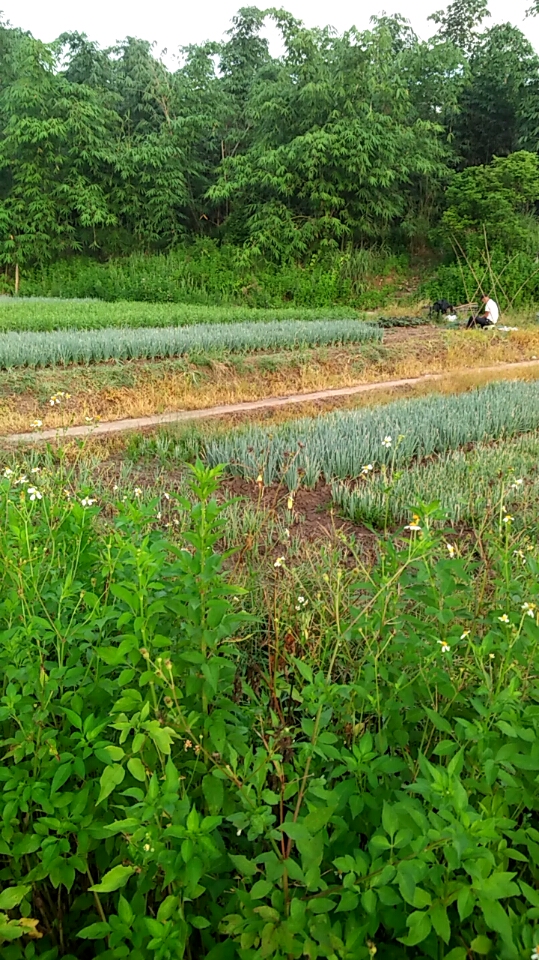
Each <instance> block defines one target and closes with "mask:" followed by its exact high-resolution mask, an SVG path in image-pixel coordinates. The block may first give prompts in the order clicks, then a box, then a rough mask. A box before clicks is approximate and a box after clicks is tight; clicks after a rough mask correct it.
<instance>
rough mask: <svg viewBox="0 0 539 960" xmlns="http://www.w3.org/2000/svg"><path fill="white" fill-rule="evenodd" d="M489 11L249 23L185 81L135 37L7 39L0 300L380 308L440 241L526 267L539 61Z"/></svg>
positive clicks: (202, 57)
mask: <svg viewBox="0 0 539 960" xmlns="http://www.w3.org/2000/svg"><path fill="white" fill-rule="evenodd" d="M487 16H488V10H487V8H486V5H485V2H484V0H454V2H452V3H450V4H449V6H448V8H447V10H446V11H439V12H437V13H435V14H434V15H433V16H432V19H433V20H434V21H435V23H436V24H437V25H438V28H439V29H438V31H437V33H436V34H435V35H434V37H432V38H431V39H430V40H428V41H421V40H420V39H419V38H418V37H417V36H416V34H415V33H414V31H413V29H412V27H411V26H410V24H409V23H408V21H406V20H404V18H402V17H401V16H399V15H395V16H387V15H382V16H379V17H373V18H372V21H371V29H369V30H365V31H362V32H359V31H358V30H356V29H355V28H354V29H351V30H349V31H347V32H345V33H344V34H343V35H335V34H334V32H333V31H331V30H330V29H327V28H326V29H307V28H306V27H305V26H304V24H302V23H301V22H300V21H298V20H296V19H295V18H294V17H293V16H292V15H291V14H289V13H287V12H286V11H284V10H281V9H279V10H277V9H274V8H270V9H266V10H259V9H258V8H254V7H245V8H242V9H241V10H240V11H239V12H238V13H237V15H236V16H235V17H234V18H233V21H232V27H231V30H230V31H229V33H228V35H227V37H226V39H225V41H224V42H222V43H210V42H209V43H205V44H202V45H199V46H190V47H188V48H185V49H183V50H182V58H181V64H180V66H179V68H178V69H177V70H175V71H174V72H171V71H170V70H168V69H167V67H166V66H165V64H164V63H162V62H161V61H160V60H159V59H157V58H156V57H155V56H154V54H153V52H152V47H151V45H150V44H149V43H147V42H145V41H142V40H137V39H134V38H127V39H126V40H124V41H122V42H121V43H119V44H117V45H116V46H115V47H113V48H111V49H109V50H101V49H100V48H99V47H98V46H97V45H96V44H95V43H93V42H92V41H90V40H89V39H88V38H87V37H85V36H83V35H80V34H77V33H71V34H70V33H65V34H62V36H61V37H60V38H58V40H57V41H55V42H54V43H52V44H48V45H47V44H43V43H40V42H39V41H36V40H35V39H34V38H32V37H31V36H30V35H28V34H25V33H23V32H22V31H20V30H14V29H11V28H9V27H8V26H6V25H4V24H0V56H1V58H2V77H1V78H0V267H1V268H3V270H2V272H3V277H2V280H1V281H0V290H1V291H3V292H8V293H13V292H14V291H15V286H17V285H18V283H19V280H20V290H21V292H22V293H23V294H26V295H46V296H51V295H52V296H57V297H62V298H65V297H80V298H87V297H91V298H95V297H97V298H100V299H107V300H144V301H156V302H168V301H171V302H182V303H190V304H191V303H192V304H215V303H218V304H241V305H249V306H256V307H270V306H282V305H284V304H286V303H294V304H296V305H298V306H309V307H315V306H329V305H331V304H335V303H342V304H353V305H354V306H356V307H357V308H364V309H381V308H384V307H385V306H386V305H387V304H388V303H389V302H391V298H392V297H393V296H394V294H395V293H396V292H397V290H398V288H399V274H400V273H402V269H403V266H406V265H407V264H408V262H409V258H410V257H411V256H413V257H414V261H415V258H416V257H419V258H420V259H421V262H425V261H426V258H427V255H428V254H429V248H430V252H433V248H434V249H435V250H436V252H439V247H440V243H441V245H442V247H443V253H444V255H446V257H448V259H449V260H451V261H452V265H453V266H454V265H455V261H454V256H455V254H454V251H453V248H452V243H454V240H455V238H456V239H457V240H458V243H459V244H460V245H461V247H462V249H460V248H459V250H458V253H459V256H461V258H462V259H465V257H468V259H471V260H473V261H474V262H476V261H477V259H478V258H480V251H481V250H483V251H484V233H485V230H486V233H487V243H488V245H489V250H490V254H491V255H494V254H496V255H499V257H500V258H502V259H503V257H506V258H511V257H512V256H514V255H515V253H516V252H522V253H526V254H529V255H530V256H535V253H536V250H537V218H536V210H535V201H536V190H535V188H534V189H528V188H531V181H532V180H533V179H534V177H535V180H536V179H537V176H536V171H535V173H534V171H533V170H532V166H533V164H534V163H535V160H536V153H537V148H538V145H539V85H538V84H539V81H538V80H537V77H538V69H537V68H538V65H539V60H538V57H537V55H536V53H535V52H534V50H533V49H532V47H531V45H530V44H529V42H528V41H527V40H526V38H525V37H524V36H523V34H522V33H521V31H520V30H518V29H517V28H515V27H512V26H511V25H510V24H501V25H499V24H498V25H496V26H494V27H492V28H490V29H488V30H484V31H481V26H482V24H483V21H484V20H485V18H486V17H487ZM269 25H272V26H273V27H274V28H275V29H277V31H278V32H279V33H280V36H281V40H282V54H281V55H279V56H278V57H274V56H272V55H271V53H270V50H269V46H268V41H267V38H266V36H265V31H266V30H267V28H268V26H269ZM523 151H526V153H524V152H523ZM504 164H505V166H503V165H504ZM525 181H526V182H525ZM440 223H442V228H441V229H440ZM482 245H483V246H482ZM463 255H464V256H463ZM368 261H370V263H368ZM427 262H428V260H427ZM459 270H460V266H458V264H457V265H456V270H455V271H454V272H453V274H450V276H448V278H447V282H449V283H452V284H453V285H456V277H457V273H458V271H459ZM414 272H415V262H414ZM528 273H529V274H532V273H533V269H529V270H528ZM443 278H444V275H443V272H442V273H441V274H440V278H439V279H440V285H441V283H442V279H443ZM528 279H529V278H528ZM375 280H376V282H375ZM380 281H381V282H380ZM415 281H416V278H415V277H414V283H413V284H412V289H415V287H416V282H415ZM444 282H446V281H445V279H444ZM461 288H462V284H461ZM523 289H524V287H523V286H521V285H520V284H517V285H516V286H515V296H516V297H517V299H516V300H515V302H516V303H518V302H519V301H518V296H520V294H521V292H522V290H523ZM399 292H401V291H399ZM501 293H502V297H501V298H500V296H498V299H501V300H502V302H505V301H504V300H503V291H501ZM442 294H443V295H447V291H445V290H442ZM534 295H535V288H534V289H532V287H531V286H528V287H527V288H526V290H525V293H524V294H522V296H521V300H522V299H524V300H526V299H530V298H532V296H534ZM506 300H507V302H510V300H511V297H510V295H509V294H508V297H507V298H506Z"/></svg>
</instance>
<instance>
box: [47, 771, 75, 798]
mask: <svg viewBox="0 0 539 960" xmlns="http://www.w3.org/2000/svg"><path fill="white" fill-rule="evenodd" d="M72 770H73V764H72V763H63V764H61V766H59V767H58V769H57V771H56V773H55V774H54V777H53V779H52V784H51V794H52V793H56V791H57V790H59V789H60V787H63V785H64V783H65V782H66V781H67V780H69V778H70V776H71V771H72Z"/></svg>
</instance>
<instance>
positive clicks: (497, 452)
mask: <svg viewBox="0 0 539 960" xmlns="http://www.w3.org/2000/svg"><path fill="white" fill-rule="evenodd" d="M538 468H539V432H538V431H535V432H533V433H528V434H524V435H523V436H521V437H517V438H513V439H507V440H502V441H500V442H498V443H494V444H491V445H488V444H484V443H480V444H477V445H476V446H473V447H472V449H471V450H469V449H468V450H452V451H451V452H450V453H444V454H441V455H440V456H438V457H433V458H431V459H429V460H428V461H426V462H424V463H422V462H419V463H413V464H411V465H410V466H408V467H406V468H405V469H403V470H397V471H395V472H394V474H393V475H391V474H389V475H388V473H387V472H384V471H381V470H373V471H372V472H371V471H368V472H366V473H365V474H364V475H363V476H362V477H361V478H360V479H359V480H357V481H355V482H353V483H350V482H347V481H342V480H340V481H334V482H333V484H332V500H333V503H334V504H335V505H336V506H337V507H338V508H339V512H340V513H341V514H342V515H344V516H345V517H347V518H348V519H350V520H353V521H355V522H356V523H365V524H369V525H372V526H375V527H382V526H384V525H386V524H389V525H394V524H399V523H402V522H403V521H405V520H406V519H409V518H410V515H411V512H412V511H413V510H414V509H421V505H428V504H432V503H433V502H437V503H438V504H439V506H440V507H441V511H442V515H443V517H445V518H447V519H448V520H449V521H451V522H452V523H456V524H459V523H468V524H475V523H477V521H485V520H486V519H487V518H488V517H489V516H492V515H494V516H498V517H499V518H500V519H501V522H502V523H504V518H506V521H505V522H508V521H507V518H508V517H509V518H511V521H510V522H513V520H514V522H515V523H516V524H517V525H519V526H520V525H521V519H522V518H523V517H525V518H527V521H528V522H530V521H531V522H532V523H533V522H535V525H536V526H537V521H538V507H539V469H538Z"/></svg>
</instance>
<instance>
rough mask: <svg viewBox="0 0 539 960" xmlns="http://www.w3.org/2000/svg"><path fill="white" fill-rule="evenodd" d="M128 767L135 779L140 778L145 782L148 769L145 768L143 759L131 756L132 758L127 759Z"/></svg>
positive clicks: (141, 781)
mask: <svg viewBox="0 0 539 960" xmlns="http://www.w3.org/2000/svg"><path fill="white" fill-rule="evenodd" d="M127 769H128V770H129V773H130V774H131V776H132V777H134V778H135V780H139V781H140V783H144V781H145V779H146V770H145V769H144V764H143V762H142V760H139V758H138V757H131V759H130V760H128V761H127Z"/></svg>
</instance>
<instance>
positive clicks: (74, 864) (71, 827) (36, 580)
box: [0, 465, 539, 960]
mask: <svg viewBox="0 0 539 960" xmlns="http://www.w3.org/2000/svg"><path fill="white" fill-rule="evenodd" d="M63 469H64V468H62V467H60V469H59V472H58V474H57V475H56V476H54V475H49V476H47V475H42V476H41V477H40V480H39V483H40V487H41V491H42V499H41V500H39V499H38V500H34V501H32V500H31V499H30V496H29V491H28V488H27V486H26V485H25V484H21V483H20V482H19V476H18V474H15V475H14V476H13V477H11V478H7V479H6V480H4V481H3V482H2V490H1V495H2V501H1V502H2V510H3V512H4V520H5V522H3V523H2V525H1V527H0V557H1V559H2V566H1V567H0V570H1V573H0V623H1V627H2V631H3V634H2V637H3V639H2V646H1V647H0V657H1V659H2V696H1V698H0V739H1V741H2V748H3V756H4V762H3V765H2V768H1V770H0V778H1V781H2V786H3V789H2V793H1V796H0V811H1V813H2V829H1V834H0V858H1V865H2V891H1V893H0V910H2V911H4V913H3V914H0V942H1V941H3V943H2V956H3V957H5V958H6V960H27V958H28V957H30V958H36V960H41V958H42V960H57V958H58V960H60V958H61V957H62V956H67V957H70V958H72V957H77V960H90V958H94V957H102V958H103V960H116V958H118V960H120V958H123V957H126V956H129V957H132V958H133V960H178V958H188V957H199V958H201V960H202V958H205V957H207V958H208V960H216V958H217V960H218V958H220V957H225V958H228V957H230V958H231V960H232V958H238V960H255V958H256V960H258V958H260V957H273V958H274V960H288V958H289V957H290V956H293V957H298V958H299V957H302V956H307V957H311V958H313V960H314V958H328V957H333V958H335V960H352V958H354V960H362V958H363V960H367V958H368V957H370V956H373V955H374V950H375V949H376V952H377V956H379V957H381V958H382V960H395V958H402V960H407V958H410V960H412V958H416V957H418V956H422V957H426V958H432V960H437V958H438V957H439V956H440V954H442V955H444V956H445V957H446V958H447V960H449V958H451V960H465V958H466V957H467V955H469V954H470V953H476V954H478V955H480V956H481V955H484V954H485V953H487V952H489V951H490V952H491V953H492V955H493V956H499V957H503V958H507V960H519V958H521V957H522V956H527V955H528V954H531V952H532V950H533V945H534V943H535V940H536V936H535V922H536V917H537V909H538V897H537V893H536V887H537V880H538V875H537V866H536V861H537V843H538V840H539V834H538V832H537V830H536V829H535V827H534V818H535V817H536V815H537V808H538V801H537V790H536V783H535V780H536V777H537V769H538V765H539V759H538V756H537V749H536V741H537V690H536V683H535V679H534V677H535V675H536V672H537V669H538V667H539V664H537V663H536V659H537V641H538V639H539V635H538V630H539V627H538V625H537V615H536V611H535V608H534V607H533V606H532V605H530V604H529V603H528V600H529V598H531V597H533V596H534V595H535V589H536V578H537V559H536V556H535V553H531V554H529V555H528V558H527V559H526V562H525V564H523V563H522V562H521V560H520V558H518V557H517V558H516V559H514V558H513V548H514V547H515V546H516V545H517V544H516V543H513V542H510V539H509V538H508V537H507V536H506V532H505V533H504V536H503V537H502V538H501V539H498V538H496V534H495V532H493V533H492V535H491V538H490V539H489V540H487V541H486V547H485V551H486V552H485V554H484V561H485V562H486V563H488V568H489V573H490V574H491V576H490V582H489V595H488V598H486V597H484V594H483V592H482V588H481V583H482V580H481V577H480V576H478V570H477V558H476V556H475V555H474V554H473V553H472V555H471V556H470V557H468V556H466V555H463V556H460V557H455V558H448V557H447V555H446V554H447V551H446V550H445V547H444V545H443V543H442V542H441V541H440V540H438V539H437V537H436V535H434V534H432V533H431V532H430V530H429V523H430V520H429V518H430V517H431V516H433V511H432V509H430V510H429V509H428V508H425V509H424V510H423V517H422V523H423V525H424V535H423V536H421V537H419V538H416V539H414V540H411V541H410V542H409V543H407V544H405V545H404V549H402V550H400V549H399V548H397V547H395V546H392V545H391V544H390V543H386V544H380V549H381V557H380V561H379V562H378V563H376V564H375V565H374V566H372V567H371V568H370V569H369V571H368V572H367V571H362V572H361V573H360V574H359V576H358V573H357V571H354V573H353V575H352V578H350V581H349V586H348V585H347V587H346V589H347V591H348V590H349V593H348V592H347V593H346V595H345V594H344V592H342V591H343V590H344V587H343V584H342V571H341V594H339V593H337V594H336V595H331V593H330V591H331V588H330V587H329V585H328V587H327V590H328V596H327V598H324V601H323V602H324V603H326V602H328V603H330V604H331V605H332V607H333V609H335V610H336V619H335V621H334V624H333V627H332V630H331V635H330V637H329V643H328V645H327V648H326V652H325V654H324V656H323V662H322V664H320V663H318V662H316V661H315V660H313V659H312V658H310V657H309V656H308V654H307V650H305V653H304V654H303V653H302V656H301V658H299V657H295V656H293V655H286V654H285V653H284V652H283V656H282V658H280V660H279V658H278V657H273V656H272V657H268V661H267V666H268V672H267V678H266V675H265V671H260V669H259V670H258V671H254V672H253V671H251V674H249V672H248V671H246V670H245V663H246V656H247V660H248V636H249V632H250V630H251V629H252V621H251V620H250V619H249V618H247V617H246V616H245V615H244V614H242V613H241V612H238V607H241V591H239V590H238V589H237V588H234V587H233V586H232V585H229V584H228V583H227V580H226V577H225V575H224V573H223V560H224V558H223V557H221V556H220V555H219V554H218V553H217V552H216V544H217V543H218V541H219V540H220V539H221V538H222V536H223V532H224V529H223V528H224V520H223V514H222V508H220V507H219V506H218V505H217V503H216V501H215V499H214V495H215V492H216V483H217V479H218V475H219V471H217V470H216V471H205V470H203V469H202V468H201V467H200V465H198V466H196V467H195V468H194V470H193V472H192V483H191V486H192V490H191V497H192V500H191V502H188V501H186V502H184V504H183V508H184V509H185V510H186V511H187V514H188V516H189V523H188V529H187V530H186V532H185V534H184V537H183V541H182V542H181V543H180V544H176V543H173V542H170V541H168V540H167V539H165V538H164V537H163V535H162V533H161V532H160V531H159V530H157V529H155V525H154V523H153V520H154V513H155V504H154V503H148V504H146V505H142V504H140V503H139V504H137V505H136V506H133V505H130V504H129V503H127V504H123V505H121V504H120V505H119V506H117V508H116V510H115V511H114V513H113V516H112V517H111V518H109V520H108V522H107V521H105V518H104V517H98V515H97V509H98V508H97V507H95V506H87V507H84V506H82V504H81V502H80V501H81V499H82V498H81V493H82V491H81V492H79V493H77V496H76V497H72V498H71V499H66V497H65V495H63V493H62V490H63V486H64V484H65V482H66V477H65V474H63ZM21 491H22V493H21ZM444 554H445V555H444ZM277 575H278V576H285V577H289V578H290V587H289V590H290V591H291V592H292V591H294V593H295V594H296V595H297V592H298V587H301V584H298V583H296V582H295V580H294V575H293V571H290V572H289V571H287V570H286V568H285V570H284V572H282V573H281V572H279V573H278V574H277ZM476 578H477V593H476V592H475V590H474V589H472V588H471V583H473V582H474V581H475V579H476ZM234 594H236V598H234ZM238 594H239V599H238V597H237V595H238ZM283 600H284V596H283ZM315 600H316V598H313V601H315ZM526 603H528V607H524V609H523V604H526ZM285 609H286V605H284V604H283V611H284V610H285ZM528 609H529V610H530V611H531V616H530V615H528V612H527V611H528ZM283 617H284V612H283ZM282 626H283V627H286V626H287V625H286V621H284V620H283V624H282ZM472 626H473V637H472V636H468V634H467V630H468V629H470V628H471V627H472ZM241 638H243V643H240V642H239V641H240V639H241ZM271 664H273V665H271ZM261 674H262V679H260V675H261ZM250 676H252V677H254V676H256V677H257V682H256V687H255V685H253V683H252V682H251V680H250ZM418 951H420V953H419V952H418Z"/></svg>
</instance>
